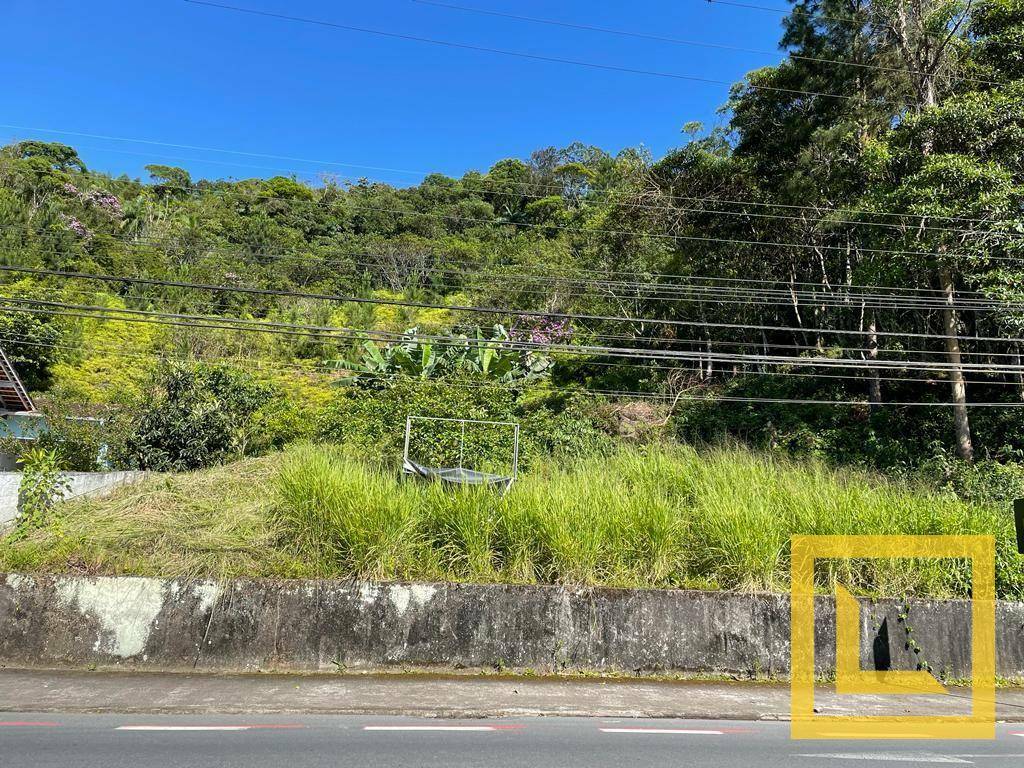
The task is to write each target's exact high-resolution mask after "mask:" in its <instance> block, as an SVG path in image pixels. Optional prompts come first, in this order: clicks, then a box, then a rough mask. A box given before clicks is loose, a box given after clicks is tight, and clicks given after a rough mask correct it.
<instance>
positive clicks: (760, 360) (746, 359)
mask: <svg viewBox="0 0 1024 768" xmlns="http://www.w3.org/2000/svg"><path fill="white" fill-rule="evenodd" d="M0 302H3V303H7V304H13V305H14V308H15V309H18V310H19V311H25V312H30V313H35V314H54V315H61V314H68V313H74V314H71V315H69V316H78V314H80V313H82V312H92V313H97V314H93V315H90V316H91V317H94V318H95V317H98V316H102V315H109V314H110V313H115V314H116V315H119V317H117V318H116V319H121V320H125V321H128V322H132V321H139V322H147V321H154V322H162V321H164V320H166V321H167V322H168V324H171V325H174V324H176V323H180V322H183V321H195V323H196V324H197V327H210V328H220V329H221V330H255V331H258V332H266V333H272V334H283V335H292V336H313V337H317V338H333V339H338V338H342V339H352V338H357V339H358V338H366V337H370V338H389V337H390V338H391V339H392V340H398V341H401V340H406V341H407V340H408V337H407V336H406V335H404V334H395V333H389V332H385V331H377V330H363V329H352V328H344V327H340V328H339V327H336V326H311V325H302V324H296V323H282V322H276V321H257V320H247V319H241V318H225V317H222V316H217V317H207V316H201V315H200V316H196V315H187V314H183V313H167V312H155V311H147V310H132V309H117V308H111V307H106V306H88V305H78V304H69V303H66V302H54V301H45V300H39V299H27V298H0ZM121 315H127V316H128V317H120V316H121ZM154 318H157V319H156V320H154ZM417 338H419V339H420V340H426V341H431V342H434V343H436V344H437V345H438V346H458V347H460V348H465V347H467V346H480V347H487V346H500V347H502V348H506V349H515V350H519V351H530V350H542V351H546V352H552V353H564V354H567V355H583V356H589V355H605V356H608V357H621V358H625V359H643V360H648V359H649V360H656V359H664V360H705V361H706V360H717V361H720V362H726V363H749V364H754V365H780V366H790V365H799V366H808V367H823V368H850V369H858V368H864V369H869V370H871V369H894V370H926V371H947V370H960V371H975V372H983V373H991V374H1011V373H1012V374H1020V373H1024V364H1018V365H1006V364H1003V365H998V366H995V365H991V364H986V363H961V364H953V363H946V362H938V361H917V360H907V361H889V360H863V359H856V358H832V357H820V356H819V357H805V356H799V357H797V356H794V355H767V354H765V355H753V354H740V353H721V352H714V351H706V350H705V351H699V350H698V351H690V350H663V349H649V348H637V347H610V346H600V345H572V344H566V343H540V342H533V341H523V340H508V341H505V340H501V341H496V340H493V339H475V338H472V337H469V338H466V337H452V336H450V335H434V334H421V335H419V336H418V337H417Z"/></svg>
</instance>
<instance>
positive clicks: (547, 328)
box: [511, 315, 573, 344]
mask: <svg viewBox="0 0 1024 768" xmlns="http://www.w3.org/2000/svg"><path fill="white" fill-rule="evenodd" d="M523 319H524V321H525V322H524V325H522V326H516V327H513V328H512V334H511V335H512V339H513V340H514V341H528V342H530V343H532V344H565V343H568V342H569V341H571V340H572V335H573V328H572V326H571V325H570V324H569V320H568V319H566V318H563V319H561V320H555V319H552V318H550V317H544V316H543V315H538V316H535V317H526V318H523Z"/></svg>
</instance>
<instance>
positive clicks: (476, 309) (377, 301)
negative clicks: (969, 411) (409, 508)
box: [0, 265, 1024, 343]
mask: <svg viewBox="0 0 1024 768" xmlns="http://www.w3.org/2000/svg"><path fill="white" fill-rule="evenodd" d="M0 272H13V273H19V274H32V275H45V276H48V277H61V278H74V279H82V280H97V281H100V282H114V283H118V282H121V283H135V284H139V285H154V286H167V287H175V288H191V289H196V290H204V291H219V292H232V293H245V294H250V295H255V296H278V297H281V296H285V297H292V298H304V299H318V300H324V301H337V302H343V303H344V302H349V303H354V304H370V305H381V306H397V307H416V308H419V309H441V310H448V311H451V312H471V313H478V314H488V315H502V316H504V315H507V316H510V317H529V318H537V317H548V318H557V319H560V320H586V321H604V322H627V323H641V322H642V323H645V324H650V325H667V326H684V327H687V326H689V327H699V328H730V329H736V330H756V331H784V332H797V333H813V334H839V335H850V336H871V337H897V338H926V339H945V338H947V336H946V335H945V334H932V333H917V332H911V331H868V330H861V329H835V328H814V327H797V326H775V325H760V324H747V323H719V322H708V321H703V320H680V319H674V318H644V317H628V316H622V315H595V314H584V313H570V312H552V311H548V310H523V309H514V308H499V307H480V306H475V305H468V304H445V303H440V302H427V301H414V300H411V299H395V298H384V297H366V296H349V295H344V294H334V293H320V292H314V291H292V290H285V289H277V288H253V287H244V286H224V285H216V284H212V283H194V282H186V281H180V280H165V279H158V278H144V277H125V276H123V275H106V274H95V273H89V272H74V271H68V270H54V269H44V268H36V267H18V266H11V265H0ZM960 338H963V339H965V340H972V341H994V342H1012V343H1024V338H1017V337H1003V336H966V337H960Z"/></svg>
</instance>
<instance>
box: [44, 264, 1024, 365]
mask: <svg viewBox="0 0 1024 768" xmlns="http://www.w3.org/2000/svg"><path fill="white" fill-rule="evenodd" d="M119 280H120V281H123V282H130V280H131V279H130V278H127V279H126V278H119ZM225 288H226V289H227V290H228V291H229V292H230V287H227V286H225ZM64 293H65V294H67V293H72V294H76V295H81V296H86V297H90V298H91V297H93V296H94V295H95V293H94V292H90V291H86V290H84V289H75V288H65V289H64ZM119 295H120V296H121V298H132V299H134V300H136V301H143V302H149V303H152V302H154V301H159V302H160V303H163V304H165V305H168V304H171V303H172V301H173V300H172V298H170V297H159V296H152V295H150V296H139V295H134V296H125V295H122V294H119ZM175 303H176V304H178V305H180V304H182V303H185V302H180V301H179V302H175ZM188 306H190V307H198V308H207V309H220V308H221V305H220V304H219V303H218V302H213V301H210V302H200V303H198V304H197V303H188ZM109 309H110V310H111V311H117V309H118V308H116V307H110V308H109ZM218 317H223V316H222V315H218ZM474 328H475V327H465V328H464V327H462V326H459V325H455V326H453V328H452V329H453V330H460V329H464V330H469V331H471V332H472V331H473V330H474ZM582 330H583V331H584V332H583V334H582V335H583V336H584V337H585V338H586V339H588V340H601V341H638V340H644V338H645V337H642V336H640V337H638V336H636V335H626V334H609V333H598V332H595V331H593V330H591V329H589V328H584V329H582ZM513 331H514V328H513ZM646 340H647V341H649V342H652V343H655V344H657V345H659V346H669V347H671V346H675V345H685V344H689V345H693V346H696V347H699V348H702V349H710V348H711V347H712V346H714V347H719V348H721V347H747V348H753V349H767V348H768V347H770V348H771V349H775V350H777V349H791V350H795V351H800V352H809V351H814V352H819V353H820V352H821V351H822V347H821V345H817V344H815V345H811V344H783V343H778V342H772V343H767V342H765V341H743V340H735V339H712V338H704V339H694V338H680V337H668V338H665V337H655V338H649V337H648V338H647V339H646ZM842 351H843V352H847V353H860V354H862V355H864V354H871V353H874V354H875V355H876V356H877V355H892V354H895V355H935V354H939V353H940V351H939V350H928V349H914V348H903V347H901V348H895V349H894V348H886V347H876V348H863V347H849V346H846V345H844V346H843V347H842ZM961 354H962V355H964V356H967V357H979V358H1000V357H1005V358H1013V359H1018V360H1019V359H1020V357H1021V355H1020V354H1018V353H1014V352H993V351H970V350H964V351H962V352H961Z"/></svg>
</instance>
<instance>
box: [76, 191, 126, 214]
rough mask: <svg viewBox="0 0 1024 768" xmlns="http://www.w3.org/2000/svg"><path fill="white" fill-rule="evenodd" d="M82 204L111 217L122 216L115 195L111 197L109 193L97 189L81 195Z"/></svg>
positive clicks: (119, 204) (121, 209)
mask: <svg viewBox="0 0 1024 768" xmlns="http://www.w3.org/2000/svg"><path fill="white" fill-rule="evenodd" d="M82 202H84V203H87V204H91V205H94V206H95V207H97V208H99V209H100V210H102V211H103V212H105V213H108V214H110V215H111V216H117V217H120V216H121V215H123V214H124V208H122V207H121V201H120V200H118V199H117V196H116V195H112V194H110V193H109V192H101V191H100V190H98V189H94V190H92V191H91V192H86V193H85V194H84V195H82Z"/></svg>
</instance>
